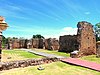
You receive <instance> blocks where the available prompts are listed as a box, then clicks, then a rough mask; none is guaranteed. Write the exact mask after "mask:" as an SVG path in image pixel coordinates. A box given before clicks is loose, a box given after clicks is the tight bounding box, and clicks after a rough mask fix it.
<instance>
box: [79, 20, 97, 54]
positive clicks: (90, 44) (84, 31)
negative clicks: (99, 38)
mask: <svg viewBox="0 0 100 75" xmlns="http://www.w3.org/2000/svg"><path fill="white" fill-rule="evenodd" d="M77 27H78V32H77V41H78V43H79V53H80V54H81V55H91V54H96V38H95V34H94V31H93V25H92V24H91V23H88V22H85V21H82V22H78V24H77Z"/></svg>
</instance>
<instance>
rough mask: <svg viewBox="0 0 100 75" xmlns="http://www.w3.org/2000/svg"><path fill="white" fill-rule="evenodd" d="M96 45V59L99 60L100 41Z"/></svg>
mask: <svg viewBox="0 0 100 75" xmlns="http://www.w3.org/2000/svg"><path fill="white" fill-rule="evenodd" d="M96 45H97V57H99V58H100V41H98V42H97V43H96Z"/></svg>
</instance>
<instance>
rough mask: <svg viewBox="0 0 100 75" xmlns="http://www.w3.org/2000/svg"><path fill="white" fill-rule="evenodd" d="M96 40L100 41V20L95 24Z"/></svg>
mask: <svg viewBox="0 0 100 75" xmlns="http://www.w3.org/2000/svg"><path fill="white" fill-rule="evenodd" d="M95 34H96V40H97V41H100V22H99V23H97V24H96V25H95Z"/></svg>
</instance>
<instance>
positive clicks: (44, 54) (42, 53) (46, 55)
mask: <svg viewBox="0 0 100 75" xmlns="http://www.w3.org/2000/svg"><path fill="white" fill-rule="evenodd" d="M21 50H24V51H27V52H30V53H33V54H37V55H41V56H44V57H48V58H54V57H56V58H66V57H64V56H58V55H54V54H48V53H44V52H36V51H34V50H31V49H21Z"/></svg>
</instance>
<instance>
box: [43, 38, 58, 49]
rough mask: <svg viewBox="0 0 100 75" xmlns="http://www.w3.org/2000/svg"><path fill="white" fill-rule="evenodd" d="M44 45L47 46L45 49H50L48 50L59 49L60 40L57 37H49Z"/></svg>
mask: <svg viewBox="0 0 100 75" xmlns="http://www.w3.org/2000/svg"><path fill="white" fill-rule="evenodd" d="M44 46H45V49H48V50H58V49H59V42H58V40H57V39H56V38H48V39H45V42H44Z"/></svg>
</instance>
